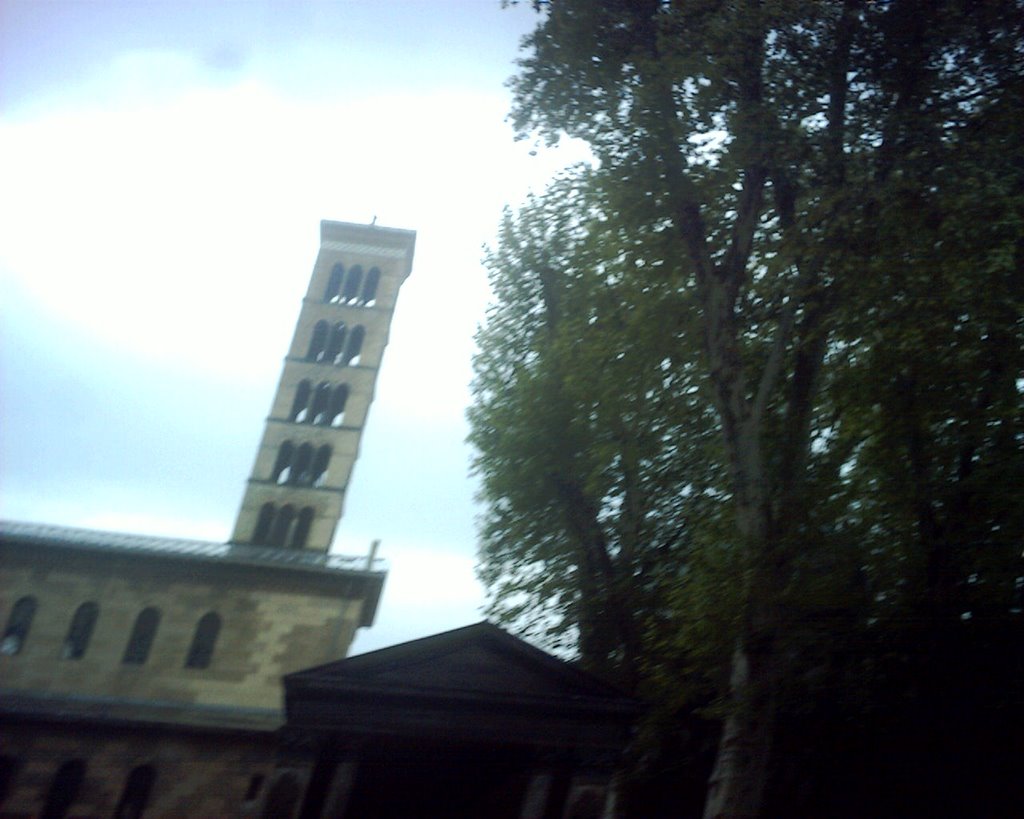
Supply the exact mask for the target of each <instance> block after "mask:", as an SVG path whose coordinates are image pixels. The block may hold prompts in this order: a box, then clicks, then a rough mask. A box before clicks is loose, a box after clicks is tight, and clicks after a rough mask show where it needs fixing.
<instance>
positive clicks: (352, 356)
mask: <svg viewBox="0 0 1024 819" xmlns="http://www.w3.org/2000/svg"><path fill="white" fill-rule="evenodd" d="M364 335H366V330H364V329H363V327H362V325H359V326H358V327H356V328H354V329H353V330H352V335H351V336H349V339H348V346H347V347H346V348H345V355H344V356H343V357H342V361H341V363H342V364H344V365H346V366H347V365H352V366H355V365H357V364H358V363H359V353H360V352H361V351H362V349H363V336H364Z"/></svg>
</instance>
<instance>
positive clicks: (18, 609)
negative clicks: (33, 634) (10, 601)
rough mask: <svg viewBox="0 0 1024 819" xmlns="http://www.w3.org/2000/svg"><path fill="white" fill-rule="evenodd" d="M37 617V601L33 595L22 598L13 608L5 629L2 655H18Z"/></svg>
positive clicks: (0, 644)
mask: <svg viewBox="0 0 1024 819" xmlns="http://www.w3.org/2000/svg"><path fill="white" fill-rule="evenodd" d="M35 616H36V599H35V598H34V597H32V596H31V595H30V596H28V597H22V598H21V599H20V600H18V602H17V603H15V604H14V606H13V607H12V608H11V614H10V616H9V617H8V618H7V628H5V629H4V637H3V640H0V654H7V655H14V654H18V653H19V652H20V651H21V649H22V648H23V647H24V645H25V638H26V637H28V630H29V629H30V628H32V618H33V617H35Z"/></svg>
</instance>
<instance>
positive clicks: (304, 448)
mask: <svg viewBox="0 0 1024 819" xmlns="http://www.w3.org/2000/svg"><path fill="white" fill-rule="evenodd" d="M312 463H313V447H312V445H310V444H302V445H301V446H300V447H299V448H298V449H297V450H296V451H295V460H294V461H293V462H292V476H291V479H290V481H289V483H292V484H295V485H296V486H310V485H311V484H312V483H313V475H312V473H311V472H310V471H309V467H310V465H311V464H312Z"/></svg>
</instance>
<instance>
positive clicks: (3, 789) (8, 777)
mask: <svg viewBox="0 0 1024 819" xmlns="http://www.w3.org/2000/svg"><path fill="white" fill-rule="evenodd" d="M21 764H22V762H21V760H20V759H19V758H18V757H16V756H8V755H7V754H3V755H2V756H0V806H2V805H3V804H4V802H5V801H7V797H8V796H10V795H11V790H12V787H11V786H12V785H14V777H16V776H17V775H18V771H19V770H21Z"/></svg>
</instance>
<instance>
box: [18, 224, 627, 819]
mask: <svg viewBox="0 0 1024 819" xmlns="http://www.w3.org/2000/svg"><path fill="white" fill-rule="evenodd" d="M415 240H416V234H415V233H414V232H413V231H409V230H399V229H393V228H385V227H381V226H377V225H375V224H374V225H357V224H350V223H343V222H331V221H324V222H322V223H321V226H320V247H319V252H318V255H317V259H316V263H315V266H314V269H313V274H312V277H311V280H310V284H309V288H308V291H307V293H306V296H305V298H304V299H303V301H302V306H301V309H300V311H299V318H298V322H297V325H296V329H295V334H294V337H293V340H292V342H291V347H290V349H289V350H288V352H287V355H286V357H285V359H284V366H283V370H282V374H281V378H280V381H279V383H278V386H277V390H276V393H275V395H274V398H273V401H272V404H271V408H270V413H269V415H268V418H267V421H266V424H265V427H264V432H263V436H262V439H261V441H260V443H259V446H258V449H257V452H256V457H255V462H254V465H253V469H252V474H251V476H250V477H249V480H248V482H247V484H246V487H245V491H244V493H243V498H242V502H241V508H240V510H239V512H238V516H237V519H236V522H235V526H234V529H233V533H232V536H231V539H230V541H229V542H227V543H214V542H204V541H192V540H177V539H172V538H163V537H151V536H143V535H127V534H122V533H113V532H101V531H93V530H83V529H73V528H67V527H59V526H52V525H46V524H39V523H22V522H2V523H0V627H2V628H3V632H2V636H0V819H2V818H3V817H11V818H13V817H37V816H38V817H45V818H46V819H58V818H59V817H101V816H102V817H109V816H114V817H119V819H127V818H128V817H141V816H146V817H185V816H188V817H230V816H237V817H268V819H269V817H273V818H274V819H281V818H282V817H283V818H285V819H287V817H349V818H351V817H396V819H397V817H402V818H403V819H409V818H410V817H451V819H460V818H461V817H465V819H469V818H470V817H497V818H498V819H501V818H502V817H509V819H569V817H573V818H574V819H586V817H610V816H613V815H614V812H615V788H614V772H615V770H616V767H617V764H618V761H619V758H620V755H621V752H622V750H623V748H624V747H625V745H626V744H627V742H628V740H629V736H630V730H631V725H632V723H633V721H634V719H635V716H636V704H635V703H634V702H633V701H632V700H630V699H629V698H628V697H625V696H623V695H622V694H621V693H620V692H618V691H617V690H615V689H613V688H611V687H610V686H607V685H605V684H604V683H602V682H601V681H599V680H596V679H594V678H593V677H590V676H588V675H586V674H584V673H582V672H581V671H579V670H578V669H576V668H575V667H574V666H573V665H571V664H570V663H566V662H564V661H562V660H560V659H557V658H555V657H552V656H550V655H548V654H546V653H544V652H542V651H540V650H539V649H536V648H534V647H532V646H530V645H528V644H526V643H524V642H523V641H521V640H518V639H517V638H515V637H513V636H511V635H509V634H506V633H505V632H503V631H502V630H501V629H499V628H497V627H496V626H494V625H491V624H489V623H479V624H475V625H470V626H467V627H465V628H461V629H456V630H454V631H451V632H446V633H443V634H438V635H434V636H431V637H427V638H424V639H422V640H415V641H413V642H410V643H405V644H403V645H400V646H394V647H392V648H387V649H383V650H381V651H375V652H371V653H369V654H364V655H360V656H356V657H348V656H347V655H348V652H349V648H350V646H351V644H352V641H353V638H354V636H355V634H356V631H357V629H359V628H367V627H370V626H372V624H373V622H374V618H375V614H376V611H377V608H378V604H379V601H380V597H381V592H382V589H383V585H384V582H385V579H386V572H385V570H384V569H383V568H382V566H381V563H380V561H379V560H378V559H377V558H376V555H375V548H374V547H371V549H370V552H369V554H366V555H359V556H343V555H337V554H333V553H331V551H330V548H331V544H332V542H333V540H334V535H335V531H336V529H337V527H338V524H339V521H340V519H341V516H342V511H343V506H344V500H345V493H346V489H347V487H348V483H349V480H350V477H351V474H352V469H353V465H354V463H355V459H356V457H357V455H358V453H359V444H360V438H361V433H362V429H363V426H364V424H365V422H366V418H367V413H368V411H369V407H370V403H371V400H372V398H373V392H374V385H375V383H376V378H377V373H378V370H379V368H380V364H381V359H382V356H383V353H384V348H385V346H386V344H387V339H388V332H389V328H390V324H391V318H392V315H393V312H394V307H395V304H396V301H397V298H398V293H399V289H400V287H401V285H402V283H403V282H404V281H405V279H406V278H407V277H408V276H409V274H410V272H411V270H412V261H413V253H414V249H415Z"/></svg>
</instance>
